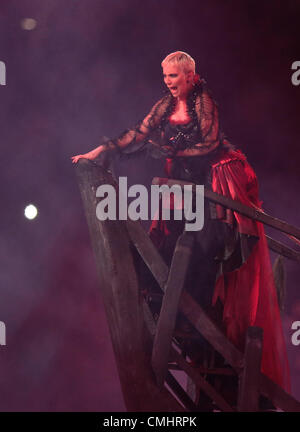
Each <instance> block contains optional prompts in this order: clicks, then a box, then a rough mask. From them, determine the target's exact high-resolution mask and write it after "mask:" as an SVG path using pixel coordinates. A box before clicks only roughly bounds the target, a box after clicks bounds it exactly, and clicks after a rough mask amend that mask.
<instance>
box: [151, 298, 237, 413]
mask: <svg viewBox="0 0 300 432" xmlns="http://www.w3.org/2000/svg"><path fill="white" fill-rule="evenodd" d="M143 312H144V317H145V323H146V325H147V329H148V331H149V334H150V336H151V337H152V338H153V339H154V336H155V333H156V324H155V321H154V319H153V316H152V313H151V311H150V309H149V306H148V305H147V303H146V302H145V300H143ZM170 354H171V355H170V356H171V358H172V360H174V361H176V363H177V364H178V366H179V368H180V369H181V370H183V371H184V372H185V373H186V374H187V375H188V376H189V377H190V379H192V380H193V382H194V383H195V385H196V386H197V387H199V388H200V389H201V390H203V391H204V392H205V393H206V394H207V396H208V397H210V398H211V400H213V401H214V402H215V403H216V405H217V406H218V407H219V408H220V409H221V410H222V411H225V412H232V411H235V410H234V409H233V408H232V407H231V406H230V405H229V404H228V403H227V402H226V400H225V399H224V398H223V397H222V396H221V395H220V394H219V393H218V392H217V391H216V390H215V389H214V388H213V386H212V385H211V384H209V382H207V381H206V380H205V379H204V378H203V377H202V376H201V373H200V372H199V371H198V368H197V367H196V368H194V367H193V366H191V365H190V364H189V363H188V362H187V361H186V360H185V359H184V358H183V357H182V356H181V355H180V354H179V353H178V352H177V351H176V350H175V348H173V347H171V353H170Z"/></svg>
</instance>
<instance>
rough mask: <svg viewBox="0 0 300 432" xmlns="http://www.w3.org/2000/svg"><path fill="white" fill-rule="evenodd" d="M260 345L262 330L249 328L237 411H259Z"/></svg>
mask: <svg viewBox="0 0 300 432" xmlns="http://www.w3.org/2000/svg"><path fill="white" fill-rule="evenodd" d="M262 343H263V331H262V329H261V328H260V327H249V328H248V330H247V336H246V348H245V367H244V370H243V372H242V374H241V377H240V386H239V395H238V411H242V412H255V411H258V409H259V378H260V369H261V357H262Z"/></svg>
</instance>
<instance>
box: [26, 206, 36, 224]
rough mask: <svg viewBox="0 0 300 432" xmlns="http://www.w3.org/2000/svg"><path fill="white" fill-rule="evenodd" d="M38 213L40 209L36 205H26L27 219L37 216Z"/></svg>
mask: <svg viewBox="0 0 300 432" xmlns="http://www.w3.org/2000/svg"><path fill="white" fill-rule="evenodd" d="M37 214H38V210H37V208H36V206H35V205H33V204H29V205H28V206H26V207H25V210H24V215H25V217H26V218H27V219H30V220H32V219H35V218H36V217H37Z"/></svg>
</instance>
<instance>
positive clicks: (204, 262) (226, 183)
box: [72, 51, 289, 391]
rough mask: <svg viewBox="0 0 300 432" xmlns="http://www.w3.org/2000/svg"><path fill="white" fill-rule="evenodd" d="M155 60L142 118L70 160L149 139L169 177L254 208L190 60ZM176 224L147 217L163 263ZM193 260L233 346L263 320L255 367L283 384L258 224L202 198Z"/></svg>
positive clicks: (178, 55)
mask: <svg viewBox="0 0 300 432" xmlns="http://www.w3.org/2000/svg"><path fill="white" fill-rule="evenodd" d="M162 68H163V77H164V82H165V84H166V86H167V88H168V94H167V95H166V96H164V97H163V98H162V99H160V100H159V101H158V102H157V103H156V104H155V105H154V107H153V108H152V109H151V111H150V113H149V114H148V115H147V116H146V117H145V119H144V120H143V121H142V122H140V123H139V124H138V125H136V127H134V128H132V129H129V130H127V131H125V132H124V133H123V134H122V135H121V136H120V137H118V138H117V139H115V140H110V141H108V142H107V143H105V144H104V145H100V146H99V147H97V148H95V149H94V150H92V151H90V152H88V153H86V154H83V155H77V156H73V157H72V161H73V163H76V162H77V161H78V160H79V159H80V158H86V159H95V158H96V157H98V156H99V155H101V154H104V152H105V154H106V155H108V154H111V155H113V154H115V153H123V152H124V151H125V152H128V149H129V151H130V149H131V151H136V150H137V149H141V148H143V146H147V145H148V146H149V145H150V144H151V146H152V148H153V147H155V148H158V149H159V151H160V152H161V153H162V154H164V155H165V156H166V166H165V168H166V172H167V175H168V176H169V177H170V178H175V179H180V180H188V181H192V182H195V183H198V184H204V185H206V187H209V188H211V189H212V190H213V191H214V192H217V193H219V194H222V195H225V196H227V197H229V198H232V199H237V200H239V201H241V202H242V203H244V204H246V205H248V206H255V207H257V208H260V202H259V200H258V184H257V179H256V176H255V173H254V171H253V169H252V168H251V167H250V165H249V164H248V163H247V161H246V158H245V156H244V155H243V154H242V153H241V152H240V151H236V150H234V149H233V147H232V146H231V145H230V144H229V142H228V141H227V140H226V139H225V138H224V135H223V134H222V133H221V131H220V128H219V116H218V107H217V104H216V102H215V101H214V99H213V98H212V96H211V95H210V93H209V91H208V90H207V88H206V85H205V82H204V80H200V78H199V76H198V75H197V74H196V73H195V61H194V60H193V59H192V58H191V56H189V55H188V54H186V53H184V52H181V51H177V52H175V53H171V54H169V55H168V56H167V57H166V58H165V59H164V60H163V62H162ZM142 143H144V144H142ZM183 224H184V222H182V221H174V220H170V221H163V220H161V219H159V220H157V221H153V223H152V226H151V229H150V237H151V238H152V240H153V242H154V243H155V244H156V246H157V247H158V249H159V250H160V252H161V254H162V256H163V257H164V259H165V260H166V261H167V262H168V263H169V262H170V260H171V257H172V253H173V251H174V247H175V243H176V240H177V238H178V236H179V235H180V233H181V232H182V230H183ZM192 261H193V262H192V264H191V269H190V272H189V276H188V280H187V287H188V289H189V291H190V292H191V294H192V295H193V296H194V297H195V298H196V299H197V301H199V303H200V304H201V305H202V306H203V307H205V308H206V309H207V310H210V312H211V313H212V314H214V311H216V310H217V308H218V305H220V304H222V306H223V308H222V309H223V312H222V314H223V324H224V327H225V331H226V334H227V337H228V338H229V339H230V340H231V341H232V342H233V343H234V344H235V345H236V346H237V347H239V348H240V349H243V348H244V342H245V333H246V330H247V328H248V327H249V326H253V325H254V326H260V327H262V328H263V330H264V342H263V356H262V371H263V372H264V373H266V374H267V375H268V376H269V377H270V378H271V379H272V380H273V381H275V382H276V383H277V384H279V385H280V386H281V387H283V388H284V389H285V390H287V391H289V372H288V364H287V356H286V352H285V345H284V339H283V333H282V328H281V320H280V313H279V308H278V304H277V297H276V292H275V287H274V282H273V277H272V269H271V264H270V258H269V253H268V247H267V244H266V239H265V236H264V228H263V226H262V224H260V223H258V222H255V221H252V220H250V219H248V218H246V217H244V216H242V215H240V214H238V213H236V212H232V211H231V210H228V209H224V208H223V207H221V206H218V205H213V204H211V203H209V204H208V205H206V206H205V222H204V228H203V229H202V230H201V231H199V232H197V233H196V242H195V249H194V253H193V259H192ZM216 280H217V282H216Z"/></svg>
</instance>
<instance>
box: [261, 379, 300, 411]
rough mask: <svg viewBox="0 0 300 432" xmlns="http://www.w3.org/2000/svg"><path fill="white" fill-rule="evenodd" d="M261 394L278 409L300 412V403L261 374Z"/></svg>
mask: <svg viewBox="0 0 300 432" xmlns="http://www.w3.org/2000/svg"><path fill="white" fill-rule="evenodd" d="M259 381H260V383H259V389H260V392H261V393H262V394H263V395H264V396H265V397H266V398H268V399H270V400H271V401H272V403H273V405H275V406H276V407H277V408H280V409H282V410H283V411H287V412H300V402H299V401H298V400H296V399H295V398H293V396H291V395H290V394H288V393H287V392H285V391H284V390H283V389H282V388H281V387H279V386H278V385H277V384H275V383H274V382H273V381H272V380H270V378H268V377H267V376H266V375H265V374H263V373H261V374H260V379H259Z"/></svg>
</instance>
